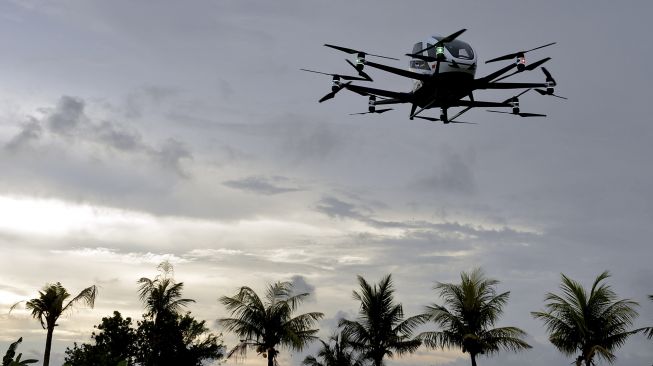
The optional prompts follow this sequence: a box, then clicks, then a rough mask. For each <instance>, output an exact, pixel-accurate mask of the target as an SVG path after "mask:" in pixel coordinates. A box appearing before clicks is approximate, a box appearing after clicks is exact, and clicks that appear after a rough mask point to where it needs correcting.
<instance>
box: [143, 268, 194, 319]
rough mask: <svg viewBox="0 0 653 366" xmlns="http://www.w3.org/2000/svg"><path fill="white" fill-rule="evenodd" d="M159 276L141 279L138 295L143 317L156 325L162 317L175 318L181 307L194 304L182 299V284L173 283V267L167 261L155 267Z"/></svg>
mask: <svg viewBox="0 0 653 366" xmlns="http://www.w3.org/2000/svg"><path fill="white" fill-rule="evenodd" d="M157 268H158V269H159V271H161V274H160V275H158V276H156V277H155V278H154V279H149V278H146V277H142V278H141V279H139V280H138V283H139V284H140V286H139V288H138V294H139V297H140V299H141V301H142V302H143V304H144V305H145V310H146V313H145V316H146V317H149V318H152V319H153V320H154V324H155V325H156V324H158V323H159V321H160V319H161V318H162V317H171V316H176V315H177V314H179V312H180V311H181V308H182V307H186V306H188V304H190V303H192V302H195V300H193V299H184V298H182V297H181V296H182V295H181V294H182V291H183V289H184V283H183V282H178V283H177V282H175V280H174V279H173V278H172V274H173V267H172V264H170V263H169V262H167V261H164V262H162V263H161V264H159V265H158V266H157Z"/></svg>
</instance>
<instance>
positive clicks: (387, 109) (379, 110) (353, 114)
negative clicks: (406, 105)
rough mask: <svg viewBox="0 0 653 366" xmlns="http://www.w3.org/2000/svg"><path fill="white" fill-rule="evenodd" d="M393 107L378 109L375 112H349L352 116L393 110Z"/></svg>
mask: <svg viewBox="0 0 653 366" xmlns="http://www.w3.org/2000/svg"><path fill="white" fill-rule="evenodd" d="M391 110H392V108H385V109H377V110H375V111H374V112H360V113H349V115H350V116H356V115H360V114H372V113H385V112H387V111H391Z"/></svg>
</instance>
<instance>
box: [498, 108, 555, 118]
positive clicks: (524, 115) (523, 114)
mask: <svg viewBox="0 0 653 366" xmlns="http://www.w3.org/2000/svg"><path fill="white" fill-rule="evenodd" d="M487 111H488V112H492V113H504V114H512V115H513V116H519V117H546V114H539V113H512V112H504V111H493V110H490V109H488V110H487Z"/></svg>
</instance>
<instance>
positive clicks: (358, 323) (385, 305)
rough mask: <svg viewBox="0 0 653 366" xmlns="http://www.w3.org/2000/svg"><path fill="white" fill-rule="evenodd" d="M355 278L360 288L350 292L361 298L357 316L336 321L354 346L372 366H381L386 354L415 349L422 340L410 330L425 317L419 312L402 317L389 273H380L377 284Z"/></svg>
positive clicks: (391, 355)
mask: <svg viewBox="0 0 653 366" xmlns="http://www.w3.org/2000/svg"><path fill="white" fill-rule="evenodd" d="M358 282H359V284H360V292H356V291H354V293H353V296H354V299H355V300H358V301H360V310H359V312H358V319H357V320H355V321H354V320H347V319H341V320H340V323H339V326H340V327H342V334H343V336H344V337H346V338H347V339H349V341H350V342H351V344H352V346H353V347H354V349H355V350H357V351H358V352H360V353H361V355H362V356H363V357H364V358H365V359H367V360H370V361H372V363H373V364H374V366H381V365H382V364H383V358H384V357H385V356H388V357H393V356H394V354H395V353H396V354H399V355H402V354H405V353H410V352H414V351H415V350H417V348H419V346H420V345H421V342H420V341H419V340H416V339H413V338H412V332H413V330H414V329H415V328H416V327H417V326H418V325H419V324H421V323H422V322H423V321H424V319H423V317H422V316H419V315H418V316H413V317H409V318H406V319H404V310H403V307H402V305H401V304H397V303H395V301H394V287H393V284H392V277H391V275H386V276H385V277H383V278H382V279H381V281H380V282H379V283H378V285H373V286H372V285H370V284H369V283H368V282H367V281H366V280H365V279H364V278H363V277H361V276H358Z"/></svg>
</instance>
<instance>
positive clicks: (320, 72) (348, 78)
mask: <svg viewBox="0 0 653 366" xmlns="http://www.w3.org/2000/svg"><path fill="white" fill-rule="evenodd" d="M300 70H302V71H307V72H313V73H316V74H322V75H329V76H337V77H339V78H341V79H343V80H360V81H368V80H367V79H365V78H362V77H358V76H349V75H340V74H329V73H327V72H322V71H315V70H308V69H300Z"/></svg>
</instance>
